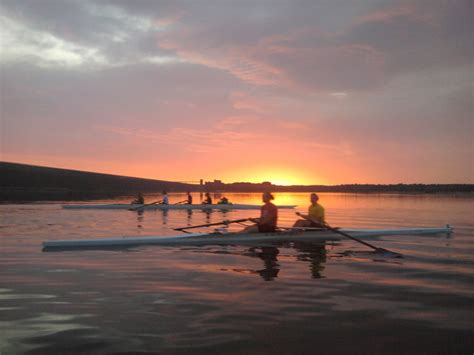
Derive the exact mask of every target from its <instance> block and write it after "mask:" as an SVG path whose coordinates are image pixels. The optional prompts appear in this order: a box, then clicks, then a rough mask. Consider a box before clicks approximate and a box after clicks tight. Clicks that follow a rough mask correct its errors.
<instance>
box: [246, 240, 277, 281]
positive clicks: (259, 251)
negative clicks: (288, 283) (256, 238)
mask: <svg viewBox="0 0 474 355" xmlns="http://www.w3.org/2000/svg"><path fill="white" fill-rule="evenodd" d="M249 252H251V253H254V257H257V258H260V259H262V260H263V266H264V268H263V269H260V270H255V273H257V274H258V275H260V276H261V277H262V279H264V280H265V281H273V279H275V278H276V277H278V273H279V272H280V264H278V259H277V255H278V254H280V251H279V250H278V248H277V247H271V246H265V247H260V248H250V249H249ZM248 255H251V254H248Z"/></svg>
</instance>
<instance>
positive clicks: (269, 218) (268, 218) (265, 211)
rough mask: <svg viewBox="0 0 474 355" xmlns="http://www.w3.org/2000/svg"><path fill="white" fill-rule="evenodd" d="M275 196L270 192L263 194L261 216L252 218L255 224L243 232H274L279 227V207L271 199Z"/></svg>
mask: <svg viewBox="0 0 474 355" xmlns="http://www.w3.org/2000/svg"><path fill="white" fill-rule="evenodd" d="M274 199H275V198H274V197H273V195H272V194H271V193H270V192H265V193H264V194H263V195H262V201H263V202H264V205H263V206H262V207H261V208H260V218H251V219H250V220H251V221H252V222H254V223H255V225H253V226H249V227H247V228H244V229H243V230H242V231H241V233H273V232H275V231H276V228H277V221H278V207H277V206H275V205H274V204H273V203H272V202H271V201H272V200H274Z"/></svg>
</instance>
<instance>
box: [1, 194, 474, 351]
mask: <svg viewBox="0 0 474 355" xmlns="http://www.w3.org/2000/svg"><path fill="white" fill-rule="evenodd" d="M226 196H227V197H229V198H230V200H231V201H233V202H240V203H259V201H260V195H259V194H226ZM320 196H321V203H322V204H323V205H324V206H325V208H326V214H327V220H328V222H330V223H331V224H332V225H334V226H341V227H367V228H391V227H394V228H395V227H409V226H413V227H415V226H417V227H418V226H419V227H438V226H443V225H445V224H446V223H449V224H451V225H452V226H453V227H454V228H455V232H454V234H452V235H451V236H447V235H431V236H387V237H380V238H378V239H374V240H373V241H372V243H373V244H375V245H377V246H380V247H383V248H386V249H390V250H393V251H396V252H399V253H402V254H403V255H404V258H403V259H387V258H383V257H380V256H378V255H375V254H373V253H372V252H371V251H370V250H368V249H367V248H366V247H364V246H363V245H360V244H358V243H355V242H353V241H349V240H348V241H341V242H337V243H334V242H332V243H326V244H325V245H322V244H310V243H306V244H302V243H298V244H295V245H293V244H285V245H275V246H268V245H267V246H263V247H260V248H249V247H248V246H247V247H244V246H205V247H158V246H146V247H137V248H133V249H129V250H101V251H100V250H96V251H68V252H55V253H45V252H42V251H41V242H42V241H44V240H47V239H49V240H51V239H78V238H92V237H118V236H123V235H140V236H147V235H163V236H165V235H173V234H176V232H174V231H173V230H172V228H175V227H180V226H185V225H193V224H201V223H206V222H216V221H221V220H223V219H234V218H242V217H248V216H257V215H258V213H259V212H258V211H231V212H226V213H224V212H217V211H216V212H213V213H205V212H203V211H193V212H191V213H188V212H187V211H169V212H163V211H145V212H144V213H136V212H131V211H128V210H124V211H121V210H120V211H117V210H115V211H114V210H63V209H61V204H59V203H48V204H41V203H37V204H24V205H0V353H1V354H2V355H5V354H20V353H21V354H23V353H27V354H76V353H86V354H137V353H143V354H144V353H150V354H156V353H160V354H190V353H192V354H224V353H225V354H472V353H473V351H474V334H473V329H474V311H473V309H474V273H473V270H474V268H473V266H474V218H473V217H474V197H472V196H471V197H459V196H457V197H456V196H432V195H428V196H426V195H364V194H320ZM183 197H184V195H180V194H172V195H170V200H171V202H173V201H180V200H182V199H183ZM308 197H309V196H308V194H276V200H275V203H276V204H297V205H299V206H298V208H297V209H296V210H298V211H305V210H306V208H307V205H308ZM146 198H147V200H149V201H154V200H156V199H158V198H157V197H156V196H146ZM129 200H130V199H129V198H127V199H122V200H114V201H115V202H117V201H124V202H128V201H129ZM195 200H196V201H199V195H198V194H196V195H195ZM100 202H101V203H105V202H110V200H108V201H100ZM279 213H280V224H281V225H282V226H289V225H291V224H292V223H293V222H294V220H295V215H294V210H280V212H279ZM233 228H237V227H233Z"/></svg>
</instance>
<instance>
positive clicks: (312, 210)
mask: <svg viewBox="0 0 474 355" xmlns="http://www.w3.org/2000/svg"><path fill="white" fill-rule="evenodd" d="M310 201H311V206H309V208H308V217H310V218H311V219H313V220H315V221H317V222H318V223H313V222H310V221H308V220H306V219H299V220H297V221H296V222H295V224H294V225H293V227H316V228H317V227H322V226H323V225H324V224H325V223H326V220H325V213H324V207H323V206H321V205H320V204H319V203H318V201H319V196H318V195H317V194H315V193H312V194H311V196H310Z"/></svg>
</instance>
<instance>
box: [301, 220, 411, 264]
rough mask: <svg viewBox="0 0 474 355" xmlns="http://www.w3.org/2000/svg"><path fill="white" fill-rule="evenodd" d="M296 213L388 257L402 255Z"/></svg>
mask: <svg viewBox="0 0 474 355" xmlns="http://www.w3.org/2000/svg"><path fill="white" fill-rule="evenodd" d="M296 214H297V215H298V216H300V217H302V218H304V219H306V220H307V221H310V222H312V223H316V224H317V225H320V226H322V227H323V228H326V229H328V230H330V231H333V232H334V233H337V234H340V235H342V236H344V237H346V238H349V239H352V240H354V241H356V242H359V243H361V244H364V245H365V246H368V247H369V248H372V249H374V250H375V251H376V252H377V253H386V254H387V256H390V257H392V258H401V257H402V254H399V253H395V252H393V251H390V250H387V249H384V248H378V247H376V246H375V245H372V244H369V243H367V242H364V241H363V240H360V239H358V238H356V237H353V236H352V235H349V234H347V233H344V232H342V231H341V230H339V229H337V228H333V227H331V226H330V225H329V224H327V223H323V224H322V223H319V222H318V221H316V220H314V219H313V218H311V217H310V216H306V215H304V214H301V213H299V212H296Z"/></svg>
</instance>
